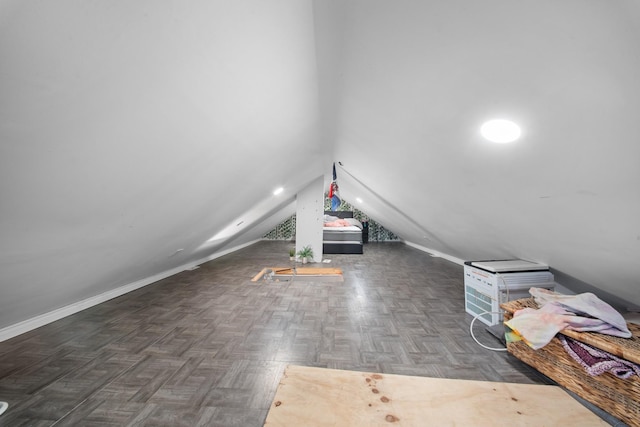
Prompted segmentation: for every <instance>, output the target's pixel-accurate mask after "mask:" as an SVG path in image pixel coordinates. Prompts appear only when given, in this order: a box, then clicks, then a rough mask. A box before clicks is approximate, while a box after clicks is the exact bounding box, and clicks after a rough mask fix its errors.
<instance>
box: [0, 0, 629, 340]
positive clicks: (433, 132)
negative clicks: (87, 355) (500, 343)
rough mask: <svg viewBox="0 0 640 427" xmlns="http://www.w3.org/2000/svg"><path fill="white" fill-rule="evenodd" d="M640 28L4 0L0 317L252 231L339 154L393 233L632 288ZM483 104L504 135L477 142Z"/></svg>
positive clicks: (181, 261)
mask: <svg viewBox="0 0 640 427" xmlns="http://www.w3.org/2000/svg"><path fill="white" fill-rule="evenodd" d="M639 24H640V4H638V3H637V2H634V1H619V2H604V1H594V0H586V1H585V0H582V1H571V2H562V3H558V2H551V1H541V2H535V3H531V2H512V1H506V0H504V1H497V0H492V1H484V2H469V1H465V2H462V1H447V2H435V1H418V0H413V1H410V0H398V1H394V2H389V1H382V0H367V1H353V0H351V1H350V0H344V1H338V0H318V1H310V0H307V1H303V0H270V1H263V0H243V1H233V2H211V1H204V0H202V1H191V2H188V3H185V4H178V3H175V4H170V3H165V2H163V3H157V2H153V1H136V2H126V3H122V2H116V3H114V2H110V1H106V0H105V1H96V2H90V3H87V2H77V1H60V2H55V4H53V3H51V4H49V3H47V2H44V3H33V2H22V1H18V0H10V1H7V0H0V196H1V197H2V201H1V203H0V233H1V236H2V239H0V292H1V295H2V298H0V328H3V327H7V326H9V325H13V324H15V323H18V322H20V321H23V320H25V319H29V318H31V317H34V316H38V315H40V314H43V313H47V312H49V311H51V310H55V309H57V308H60V307H64V306H67V305H69V304H72V303H74V302H76V301H79V300H82V299H86V298H89V297H92V296H95V295H98V294H101V293H104V292H107V291H109V290H111V289H115V288H117V287H120V286H123V285H126V284H128V283H131V282H134V281H136V280H141V279H143V278H145V277H150V276H153V275H155V274H158V273H159V272H162V271H167V270H170V269H172V268H176V267H178V266H180V265H185V264H188V263H189V262H192V261H194V260H197V259H200V258H202V257H204V256H207V255H210V254H211V253H214V252H216V251H221V250H224V249H226V248H230V247H233V246H234V245H237V244H242V243H246V242H250V241H252V240H253V239H256V238H259V237H260V236H261V235H263V234H264V233H265V232H266V231H268V229H269V227H272V226H273V225H275V224H276V223H277V221H278V220H280V219H282V218H284V217H286V216H287V215H289V214H291V213H293V211H294V210H295V204H294V203H293V202H294V200H295V194H296V192H297V191H298V190H300V189H302V188H304V187H305V186H306V184H307V183H309V182H310V181H312V180H313V179H315V178H316V177H318V176H320V175H325V177H326V178H325V179H329V176H330V173H331V162H333V161H334V160H335V161H340V162H342V164H343V165H344V166H343V167H339V168H338V179H339V183H340V189H341V193H342V195H343V197H344V198H346V199H347V200H348V201H351V202H353V201H354V200H355V198H356V197H361V198H362V199H363V200H364V203H363V205H362V209H363V210H364V211H365V212H367V213H369V214H370V215H371V216H372V217H373V218H374V219H376V220H378V221H379V222H381V223H382V224H384V225H385V226H387V227H389V228H390V229H392V230H393V231H394V232H396V233H397V234H398V235H400V236H401V237H402V238H404V239H405V240H406V241H408V242H411V243H413V244H416V245H420V246H423V247H426V248H429V249H432V250H434V251H439V252H442V253H444V254H447V255H450V256H452V257H457V258H460V259H463V260H470V259H487V258H497V257H520V258H525V259H529V260H534V261H540V262H544V263H548V264H549V265H551V266H552V267H554V268H555V269H556V270H557V271H559V272H562V273H563V274H565V275H567V276H568V277H569V276H570V277H572V278H575V279H577V280H580V281H583V282H586V283H588V284H590V285H592V286H594V287H595V288H597V289H599V290H601V291H602V292H603V294H611V295H613V296H616V297H618V298H620V299H622V300H626V301H629V302H632V303H635V304H640V292H638V287H639V282H640V279H638V278H639V277H640V262H638V260H640V191H638V185H639V184H640V168H639V167H638V162H639V160H640V143H639V142H638V136H637V131H638V128H639V127H640V125H639V124H638V123H640V122H639V121H638V120H637V115H638V112H640V83H639V82H638V79H637V76H638V75H640V48H639V47H638V46H639V45H638V40H640V25H639ZM494 117H509V118H512V119H513V120H515V121H517V122H518V123H519V124H520V125H521V126H522V128H523V137H522V138H521V139H520V140H519V141H518V142H516V143H513V144H509V145H494V144H491V143H488V142H486V141H484V140H482V139H481V137H480V136H479V135H478V128H479V126H480V124H481V123H482V122H483V121H484V120H486V119H490V118H494ZM279 186H283V187H284V188H285V191H284V193H283V194H282V195H280V196H278V197H275V196H273V195H272V191H273V190H274V189H275V188H276V187H279ZM239 222H242V225H241V226H239V227H236V229H235V230H234V228H233V227H232V229H231V230H233V232H231V233H230V234H227V235H226V237H224V238H222V239H217V240H213V241H212V240H211V239H212V238H213V237H214V236H216V235H219V233H221V232H222V231H223V230H225V229H227V227H228V226H230V225H231V226H234V224H238V223H239ZM234 227H235V226H234Z"/></svg>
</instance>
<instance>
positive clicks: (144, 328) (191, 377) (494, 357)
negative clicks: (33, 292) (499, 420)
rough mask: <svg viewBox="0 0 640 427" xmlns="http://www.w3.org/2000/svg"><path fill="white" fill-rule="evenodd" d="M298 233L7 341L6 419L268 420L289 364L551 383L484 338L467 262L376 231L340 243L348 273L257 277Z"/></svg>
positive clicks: (0, 364) (336, 263) (29, 422)
mask: <svg viewBox="0 0 640 427" xmlns="http://www.w3.org/2000/svg"><path fill="white" fill-rule="evenodd" d="M290 246H291V244H290V243H287V242H273V241H265V242H259V243H257V244H255V245H252V246H250V247H247V248H245V249H242V250H240V251H237V252H235V253H232V254H229V255H226V256H224V257H221V258H218V259H216V260H213V261H211V262H208V263H206V264H203V265H202V266H201V267H200V268H198V269H196V270H192V271H184V272H182V273H179V274H177V275H175V276H172V277H170V278H167V279H164V280H162V281H159V282H157V283H154V284H152V285H149V286H146V287H144V288H142V289H138V290H136V291H134V292H131V293H129V294H127V295H124V296H121V297H119V298H116V299H113V300H111V301H108V302H105V303H103V304H100V305H98V306H95V307H92V308H90V309H87V310H85V311H83V312H80V313H77V314H75V315H73V316H69V317H67V318H65V319H62V320H60V321H57V322H55V323H52V324H50V325H47V326H44V327H42V328H39V329H37V330H35V331H31V332H28V333H26V334H23V335H21V336H18V337H15V338H13V339H11V340H7V341H5V342H2V343H0V400H5V401H7V402H9V404H10V406H9V409H8V410H7V412H6V413H5V414H4V415H2V416H0V426H12V427H13V426H54V425H55V426H75V425H89V426H190V427H191V426H261V425H262V424H263V423H264V420H265V417H266V415H267V411H268V409H269V405H270V403H271V401H272V399H273V396H274V394H275V390H276V387H277V385H278V382H279V379H280V376H281V374H282V372H283V371H284V369H285V367H286V366H287V364H290V363H292V364H297V365H305V366H316V367H326V368H333V369H348V370H357V371H369V372H382V373H389V374H404V375H418V376H430V377H439V378H458V379H471V380H473V379H477V380H487V381H507V382H517V383H528V384H536V383H546V382H548V380H546V379H545V378H544V377H542V376H540V375H539V374H537V372H535V371H533V370H532V369H531V368H529V367H527V366H526V365H524V364H522V363H521V362H520V361H518V360H516V359H515V358H513V357H512V356H510V355H509V354H507V353H497V352H492V351H488V350H485V349H483V348H481V347H480V346H478V345H477V344H476V343H475V342H474V341H473V340H472V338H471V337H470V336H469V332H468V328H469V323H470V321H471V316H469V315H467V314H466V313H465V311H464V295H463V269H462V267H461V266H459V265H456V264H453V263H451V262H449V261H446V260H444V259H442V258H435V257H431V256H429V255H428V254H425V253H423V252H420V251H418V250H416V249H413V248H411V247H408V246H405V245H403V244H400V243H377V244H376V243H371V244H368V245H366V246H365V251H364V254H363V255H329V256H327V257H328V258H330V259H331V260H332V263H331V267H334V268H340V269H342V271H343V276H344V282H326V283H325V282H319V281H317V280H314V281H313V282H305V281H301V280H295V281H289V282H267V281H258V282H251V279H252V277H254V276H255V274H256V272H257V271H260V269H262V268H263V267H264V266H267V265H279V264H282V263H285V265H287V264H288V248H289V247H290ZM476 323H479V322H476ZM483 332H484V331H483V329H482V328H479V329H478V334H479V337H480V338H481V339H482V340H489V341H486V342H487V344H488V345H491V346H497V345H499V343H498V342H497V341H496V340H494V339H493V338H492V337H490V336H489V335H488V334H486V333H484V335H483Z"/></svg>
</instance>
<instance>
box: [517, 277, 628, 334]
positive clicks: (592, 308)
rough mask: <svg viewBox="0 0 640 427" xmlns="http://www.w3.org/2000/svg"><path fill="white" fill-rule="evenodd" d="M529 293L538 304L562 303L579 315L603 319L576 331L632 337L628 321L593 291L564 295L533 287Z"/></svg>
mask: <svg viewBox="0 0 640 427" xmlns="http://www.w3.org/2000/svg"><path fill="white" fill-rule="evenodd" d="M529 293H530V294H531V295H532V296H533V299H534V300H535V301H536V303H537V304H538V306H541V307H544V306H545V305H547V304H560V305H561V306H562V307H564V308H565V309H566V310H567V311H569V312H571V313H575V314H576V315H577V316H584V317H591V318H595V319H599V320H601V321H602V322H601V324H600V325H598V326H596V323H594V322H588V325H585V327H588V329H578V328H576V327H572V328H571V329H574V330H576V331H580V330H587V331H596V330H597V332H600V333H603V334H608V335H615V336H619V337H623V338H629V337H631V332H630V331H629V328H627V322H626V320H624V317H622V314H620V313H618V312H617V311H616V310H615V309H614V308H613V307H611V306H610V305H609V304H607V303H606V302H604V301H602V300H601V299H600V298H598V297H597V296H595V295H594V294H592V293H591V292H585V293H582V294H578V295H562V294H559V293H557V292H553V291H550V290H548V289H544V288H531V289H529Z"/></svg>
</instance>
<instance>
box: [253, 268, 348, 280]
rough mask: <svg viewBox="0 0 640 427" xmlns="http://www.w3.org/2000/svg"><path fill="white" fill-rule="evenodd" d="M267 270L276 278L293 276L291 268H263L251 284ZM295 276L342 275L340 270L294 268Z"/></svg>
mask: <svg viewBox="0 0 640 427" xmlns="http://www.w3.org/2000/svg"><path fill="white" fill-rule="evenodd" d="M269 270H271V271H273V272H274V273H275V275H276V276H278V275H282V276H292V275H293V274H294V272H293V269H292V268H291V267H265V268H263V269H262V270H261V271H260V273H258V274H256V275H255V276H254V277H253V279H251V281H252V282H257V281H258V280H260V279H261V278H262V276H264V275H265V274H266V273H267V272H268V271H269ZM295 274H296V275H298V276H324V275H329V276H336V275H340V276H341V275H342V269H340V268H317V267H300V268H296V271H295Z"/></svg>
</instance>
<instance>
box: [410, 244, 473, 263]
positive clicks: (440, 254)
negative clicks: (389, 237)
mask: <svg viewBox="0 0 640 427" xmlns="http://www.w3.org/2000/svg"><path fill="white" fill-rule="evenodd" d="M404 244H405V245H407V246H411V247H412V248H415V249H418V250H420V251H422V252H426V253H428V254H429V255H431V256H434V257H438V258H444V259H446V260H447V261H451V262H454V263H456V264H458V265H462V266H464V260H462V259H460V258H456V257H454V256H451V255H448V254H445V253H443V252H439V251H436V250H433V249H429V248H425V247H424V246H420V245H416V244H415V243H412V242H409V241H406V240H405V241H404Z"/></svg>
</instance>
